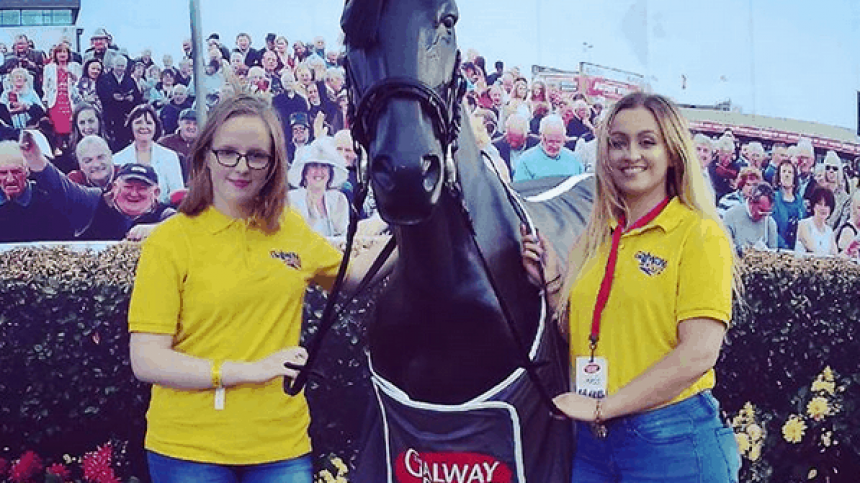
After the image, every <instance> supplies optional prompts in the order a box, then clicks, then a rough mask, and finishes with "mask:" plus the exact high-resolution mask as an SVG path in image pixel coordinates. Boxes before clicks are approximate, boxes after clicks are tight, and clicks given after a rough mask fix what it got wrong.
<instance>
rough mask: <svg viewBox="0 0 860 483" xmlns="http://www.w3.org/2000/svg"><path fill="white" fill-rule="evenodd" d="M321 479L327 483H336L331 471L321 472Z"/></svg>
mask: <svg viewBox="0 0 860 483" xmlns="http://www.w3.org/2000/svg"><path fill="white" fill-rule="evenodd" d="M320 477H322V480H323V481H324V482H325V483H334V476H332V474H331V471H329V470H322V471H320Z"/></svg>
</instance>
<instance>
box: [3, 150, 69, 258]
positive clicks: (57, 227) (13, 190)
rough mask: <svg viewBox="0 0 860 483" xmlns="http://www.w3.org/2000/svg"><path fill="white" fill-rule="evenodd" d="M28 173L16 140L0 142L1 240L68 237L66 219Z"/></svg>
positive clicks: (43, 239)
mask: <svg viewBox="0 0 860 483" xmlns="http://www.w3.org/2000/svg"><path fill="white" fill-rule="evenodd" d="M45 145H46V147H47V141H45ZM29 175H30V170H29V169H28V167H27V163H26V162H25V161H24V156H23V155H22V153H21V149H20V147H19V144H18V142H17V141H0V226H2V228H0V243H14V242H31V241H64V240H70V239H71V238H72V235H73V233H72V227H71V225H70V224H69V222H68V220H66V219H65V218H64V217H63V216H61V214H60V213H59V212H58V211H57V210H56V209H55V207H54V206H53V205H52V202H51V198H50V197H49V196H48V194H47V193H46V192H45V190H43V189H41V188H40V187H39V186H37V185H36V183H35V182H33V181H31V180H28V179H27V178H28V176H29Z"/></svg>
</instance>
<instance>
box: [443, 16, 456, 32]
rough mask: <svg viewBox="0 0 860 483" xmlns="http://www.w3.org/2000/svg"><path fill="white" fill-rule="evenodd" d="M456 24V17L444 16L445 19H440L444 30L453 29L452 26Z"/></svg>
mask: <svg viewBox="0 0 860 483" xmlns="http://www.w3.org/2000/svg"><path fill="white" fill-rule="evenodd" d="M456 23H457V17H455V16H453V15H445V17H444V18H442V25H444V26H445V28H449V29H452V28H454V24H456Z"/></svg>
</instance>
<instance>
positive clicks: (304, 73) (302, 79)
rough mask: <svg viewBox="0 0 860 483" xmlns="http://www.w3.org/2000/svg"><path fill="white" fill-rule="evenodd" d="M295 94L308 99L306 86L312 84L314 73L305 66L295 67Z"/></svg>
mask: <svg viewBox="0 0 860 483" xmlns="http://www.w3.org/2000/svg"><path fill="white" fill-rule="evenodd" d="M295 74H296V92H298V93H299V94H301V95H302V96H303V97H304V98H305V99H307V98H308V86H309V85H311V84H313V83H314V71H313V70H311V68H310V66H308V65H307V64H299V65H298V67H296V72H295Z"/></svg>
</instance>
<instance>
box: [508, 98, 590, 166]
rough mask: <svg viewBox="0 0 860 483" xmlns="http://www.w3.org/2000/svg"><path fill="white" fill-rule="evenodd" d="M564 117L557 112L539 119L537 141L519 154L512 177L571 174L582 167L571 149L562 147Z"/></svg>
mask: <svg viewBox="0 0 860 483" xmlns="http://www.w3.org/2000/svg"><path fill="white" fill-rule="evenodd" d="M564 141H565V126H564V121H562V120H561V117H559V116H557V115H550V116H546V117H545V118H543V120H542V121H541V123H540V144H539V145H538V146H535V147H533V148H531V149H528V150H526V152H524V153H523V154H522V156H520V162H519V166H517V169H516V171H515V172H514V177H513V180H514V181H515V182H516V181H524V180H529V179H537V178H544V177H548V176H574V175H577V174H581V173H583V172H584V171H585V167H584V166H583V165H582V162H580V160H579V159H578V158H577V157H576V155H575V154H574V153H573V151H571V150H569V149H567V148H566V147H564Z"/></svg>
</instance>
